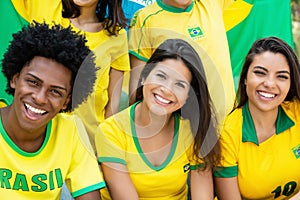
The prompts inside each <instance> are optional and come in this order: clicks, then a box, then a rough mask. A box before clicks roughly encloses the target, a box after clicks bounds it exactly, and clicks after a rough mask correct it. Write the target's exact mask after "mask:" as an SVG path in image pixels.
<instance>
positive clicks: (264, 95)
mask: <svg viewBox="0 0 300 200" xmlns="http://www.w3.org/2000/svg"><path fill="white" fill-rule="evenodd" d="M259 94H260V95H261V96H263V97H266V98H274V97H275V94H270V93H266V92H259Z"/></svg>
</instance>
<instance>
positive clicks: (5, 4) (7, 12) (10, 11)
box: [0, 0, 30, 103]
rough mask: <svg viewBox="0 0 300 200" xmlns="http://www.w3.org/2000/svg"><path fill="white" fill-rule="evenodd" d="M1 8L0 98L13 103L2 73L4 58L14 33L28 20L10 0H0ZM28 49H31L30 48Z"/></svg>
mask: <svg viewBox="0 0 300 200" xmlns="http://www.w3.org/2000/svg"><path fill="white" fill-rule="evenodd" d="M0 8H1V11H0V24H1V26H0V60H1V64H0V69H1V72H0V98H4V99H5V100H6V101H7V102H8V103H11V102H12V98H13V97H12V96H11V95H8V94H7V93H6V92H5V89H6V84H7V81H6V78H5V77H4V75H3V73H2V59H3V55H4V53H5V52H6V50H7V47H8V45H9V42H10V41H11V40H12V34H13V33H15V32H17V31H19V30H20V29H21V28H22V27H23V26H25V25H27V24H28V22H27V21H25V20H24V19H23V18H22V17H21V16H20V15H19V13H18V12H17V11H16V10H15V8H14V5H13V4H12V2H11V1H10V0H0ZM28 50H29V51H30V49H28Z"/></svg>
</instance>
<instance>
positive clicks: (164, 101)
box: [155, 95, 171, 104]
mask: <svg viewBox="0 0 300 200" xmlns="http://www.w3.org/2000/svg"><path fill="white" fill-rule="evenodd" d="M155 98H156V99H157V100H158V101H160V102H162V103H165V104H168V103H170V102H171V101H169V100H167V99H164V98H162V97H160V96H158V95H155Z"/></svg>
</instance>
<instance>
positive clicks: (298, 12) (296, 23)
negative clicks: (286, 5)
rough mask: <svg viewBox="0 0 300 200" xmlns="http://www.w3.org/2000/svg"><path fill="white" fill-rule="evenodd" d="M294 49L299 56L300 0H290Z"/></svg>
mask: <svg viewBox="0 0 300 200" xmlns="http://www.w3.org/2000/svg"><path fill="white" fill-rule="evenodd" d="M291 8H292V19H293V35H294V42H295V51H296V53H297V55H298V56H299V58H300V0H291Z"/></svg>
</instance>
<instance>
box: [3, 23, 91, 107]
mask: <svg viewBox="0 0 300 200" xmlns="http://www.w3.org/2000/svg"><path fill="white" fill-rule="evenodd" d="M35 56H41V57H46V58H49V59H53V60H55V61H56V62H58V63H60V64H62V65H64V66H65V67H67V68H68V69H70V70H71V72H72V78H71V86H72V95H73V96H72V98H71V99H72V100H71V102H70V103H69V105H68V106H67V108H66V109H65V110H64V111H67V112H68V111H71V110H72V107H73V109H74V108H76V107H77V106H78V105H79V104H80V103H82V102H83V101H84V100H86V98H87V96H88V95H89V94H90V93H91V92H92V90H93V86H94V82H95V80H96V70H97V68H96V67H95V63H94V59H95V58H94V54H93V53H92V52H91V50H90V49H89V48H88V47H87V46H86V39H85V37H84V36H83V35H80V34H79V33H76V32H74V31H73V30H71V27H67V28H63V27H62V26H60V25H53V26H52V25H51V26H50V25H47V24H46V23H37V22H33V23H32V24H30V25H29V26H27V27H23V28H22V30H21V31H19V32H17V33H15V34H13V40H12V41H11V42H10V45H9V47H8V50H7V52H6V53H5V54H4V58H3V60H2V72H3V73H4V75H5V76H6V78H7V81H8V83H7V88H6V92H8V93H9V94H12V95H14V92H15V91H14V89H13V88H11V87H10V80H11V79H12V77H13V76H14V75H15V74H17V73H20V72H21V70H22V68H23V67H24V66H26V65H28V64H29V63H30V61H31V60H32V59H33V58H34V57H35ZM81 66H82V67H81ZM80 67H81V69H80ZM79 69H80V71H79ZM79 73H80V74H79ZM76 76H84V77H85V78H81V79H80V81H81V83H80V84H76V92H74V82H75V78H76ZM72 101H73V102H72Z"/></svg>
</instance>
